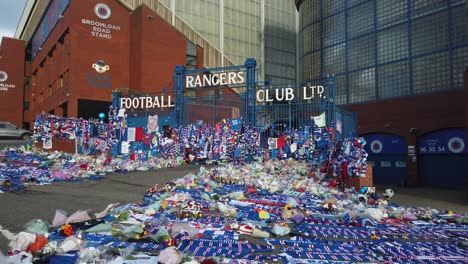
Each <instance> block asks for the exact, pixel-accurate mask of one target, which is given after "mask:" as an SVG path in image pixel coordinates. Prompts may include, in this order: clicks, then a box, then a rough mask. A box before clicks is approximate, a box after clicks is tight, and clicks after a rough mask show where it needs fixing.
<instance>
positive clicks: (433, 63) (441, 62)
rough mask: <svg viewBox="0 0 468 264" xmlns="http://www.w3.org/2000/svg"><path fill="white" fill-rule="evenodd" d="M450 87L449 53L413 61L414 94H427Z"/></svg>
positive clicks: (440, 53) (436, 54)
mask: <svg viewBox="0 0 468 264" xmlns="http://www.w3.org/2000/svg"><path fill="white" fill-rule="evenodd" d="M449 87H450V70H449V63H448V52H439V53H435V54H431V55H428V56H424V57H421V58H417V59H414V60H413V92H414V93H427V92H435V91H440V90H444V89H447V88H449Z"/></svg>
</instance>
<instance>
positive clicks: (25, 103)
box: [23, 101, 29, 111]
mask: <svg viewBox="0 0 468 264" xmlns="http://www.w3.org/2000/svg"><path fill="white" fill-rule="evenodd" d="M23 109H24V110H25V111H27V110H29V101H24V102H23Z"/></svg>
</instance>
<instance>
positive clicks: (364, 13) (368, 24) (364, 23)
mask: <svg viewBox="0 0 468 264" xmlns="http://www.w3.org/2000/svg"><path fill="white" fill-rule="evenodd" d="M373 9H374V7H373V1H371V2H367V3H365V4H363V5H360V6H358V7H356V8H352V9H351V10H349V11H348V12H349V16H348V36H349V37H350V38H353V37H357V36H360V35H363V34H366V33H369V32H371V31H372V30H373V28H374V10H373Z"/></svg>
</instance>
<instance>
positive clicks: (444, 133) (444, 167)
mask: <svg viewBox="0 0 468 264" xmlns="http://www.w3.org/2000/svg"><path fill="white" fill-rule="evenodd" d="M465 133H466V130H465V129H464V128H451V129H442V130H438V131H435V132H431V133H428V134H425V135H423V136H422V137H420V138H419V139H418V147H419V157H420V160H419V173H420V176H421V179H422V183H423V184H424V185H425V186H430V187H437V188H451V189H463V188H464V187H466V184H467V177H468V164H467V162H468V149H467V146H466V143H467V142H466V134H465Z"/></svg>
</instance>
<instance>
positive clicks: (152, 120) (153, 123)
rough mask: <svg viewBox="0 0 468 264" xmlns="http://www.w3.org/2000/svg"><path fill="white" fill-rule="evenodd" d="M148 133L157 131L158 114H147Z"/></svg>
mask: <svg viewBox="0 0 468 264" xmlns="http://www.w3.org/2000/svg"><path fill="white" fill-rule="evenodd" d="M147 128H148V133H151V132H158V131H159V124H158V115H154V116H151V115H149V116H148V127H147Z"/></svg>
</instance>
